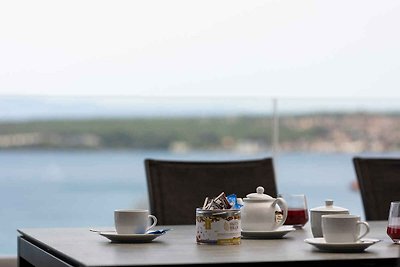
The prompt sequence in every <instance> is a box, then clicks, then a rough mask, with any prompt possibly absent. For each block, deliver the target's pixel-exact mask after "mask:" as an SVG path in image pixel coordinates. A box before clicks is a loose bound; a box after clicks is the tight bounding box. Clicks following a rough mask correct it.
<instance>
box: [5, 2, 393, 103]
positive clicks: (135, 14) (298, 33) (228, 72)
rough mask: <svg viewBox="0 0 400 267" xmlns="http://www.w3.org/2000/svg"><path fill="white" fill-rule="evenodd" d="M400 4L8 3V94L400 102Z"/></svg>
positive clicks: (6, 29) (6, 6)
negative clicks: (385, 99) (386, 99)
mask: <svg viewBox="0 0 400 267" xmlns="http://www.w3.org/2000/svg"><path fill="white" fill-rule="evenodd" d="M399 25H400V1H397V0H379V1H377V0H323V1H312V0H301V1H299V0H282V1H278V0H275V1H272V0H262V1H261V0H251V1H243V0H197V1H193V0H140V1H135V0H130V1H121V0H94V1H85V0H79V1H74V0H68V1H54V0H51V1H44V0H36V1H20V0H12V1H11V0H6V1H1V2H0V95H140V96H273V97H288V96H289V97H332V96H335V97H374V96H378V97H400V79H399V77H400V76H399V72H400V49H399V47H400V35H399V34H398V31H399V29H398V28H399Z"/></svg>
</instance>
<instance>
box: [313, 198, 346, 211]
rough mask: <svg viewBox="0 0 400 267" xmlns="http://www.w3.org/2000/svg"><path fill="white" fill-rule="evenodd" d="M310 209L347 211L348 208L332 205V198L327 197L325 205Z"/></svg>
mask: <svg viewBox="0 0 400 267" xmlns="http://www.w3.org/2000/svg"><path fill="white" fill-rule="evenodd" d="M310 211H325V212H326V211H327V212H343V211H349V210H348V209H346V208H342V207H337V206H333V200H332V199H327V200H325V206H321V207H316V208H312V209H310Z"/></svg>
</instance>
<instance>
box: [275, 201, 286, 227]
mask: <svg viewBox="0 0 400 267" xmlns="http://www.w3.org/2000/svg"><path fill="white" fill-rule="evenodd" d="M276 205H278V206H279V207H280V208H281V210H282V211H283V218H282V220H281V221H275V227H274V228H275V229H276V228H278V227H279V226H282V225H283V224H284V223H285V221H286V218H287V213H288V205H287V203H286V201H285V200H284V199H283V198H281V197H278V198H277V199H275V201H274V203H272V206H273V207H275V206H276Z"/></svg>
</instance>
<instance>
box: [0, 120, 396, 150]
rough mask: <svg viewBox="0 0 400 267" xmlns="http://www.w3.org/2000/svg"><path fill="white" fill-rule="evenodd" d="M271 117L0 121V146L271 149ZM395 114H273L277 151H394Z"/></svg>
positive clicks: (2, 147)
mask: <svg viewBox="0 0 400 267" xmlns="http://www.w3.org/2000/svg"><path fill="white" fill-rule="evenodd" d="M273 123H274V122H273V118H272V117H271V116H261V115H242V116H215V117H145V118H114V119H111V118H93V119H53V120H31V121H19V122H15V121H10V122H0V149H21V148H23V149H30V148H32V149H34V148H40V149H93V150H99V149H163V150H171V151H178V152H179V151H188V150H196V149H208V150H216V149H218V150H227V151H234V150H236V151H241V152H246V151H249V152H257V151H265V150H270V149H272V138H273V137H272V134H273ZM399 132H400V114H399V113H378V112H374V113H366V112H364V113H360V112H358V113H337V112H336V113H310V114H292V115H284V116H280V117H279V138H278V142H279V148H280V150H281V151H308V152H328V153H331V152H346V153H358V152H363V151H372V152H374V151H375V152H382V151H398V150H399V149H400V142H399V139H398V133H399Z"/></svg>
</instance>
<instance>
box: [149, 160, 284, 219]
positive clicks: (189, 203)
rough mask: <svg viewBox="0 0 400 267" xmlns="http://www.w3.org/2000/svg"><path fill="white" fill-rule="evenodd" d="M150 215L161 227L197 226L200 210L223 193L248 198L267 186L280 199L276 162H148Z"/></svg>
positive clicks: (267, 192)
mask: <svg viewBox="0 0 400 267" xmlns="http://www.w3.org/2000/svg"><path fill="white" fill-rule="evenodd" d="M145 168H146V178H147V187H148V194H149V203H150V211H151V213H152V214H153V215H155V216H156V217H157V219H158V224H160V225H182V224H195V214H196V208H201V207H202V206H203V203H204V199H205V198H206V197H211V198H212V197H216V196H218V195H219V194H220V193H221V192H224V193H225V194H226V195H230V194H236V196H237V197H241V198H243V197H246V195H247V194H248V193H253V192H256V188H257V187H258V186H263V187H264V189H265V192H264V193H265V194H268V195H271V196H273V197H276V195H277V188H276V183H275V172H274V167H273V160H272V158H263V159H255V160H241V161H214V162H211V161H166V160H155V159H145Z"/></svg>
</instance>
